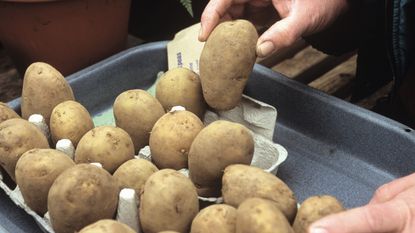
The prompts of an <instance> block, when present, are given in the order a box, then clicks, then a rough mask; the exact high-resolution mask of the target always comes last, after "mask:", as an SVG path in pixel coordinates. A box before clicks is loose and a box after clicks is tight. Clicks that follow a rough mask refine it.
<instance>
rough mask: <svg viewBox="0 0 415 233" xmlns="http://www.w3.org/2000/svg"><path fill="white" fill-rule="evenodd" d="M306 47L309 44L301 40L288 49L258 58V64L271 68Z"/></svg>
mask: <svg viewBox="0 0 415 233" xmlns="http://www.w3.org/2000/svg"><path fill="white" fill-rule="evenodd" d="M305 47H307V43H306V42H305V41H304V40H299V41H297V42H296V43H294V44H293V45H292V46H290V47H288V48H284V49H281V50H280V51H278V52H275V53H273V54H271V55H269V56H267V57H265V58H258V59H257V61H256V62H257V63H258V64H261V65H263V66H266V67H269V68H270V67H273V66H275V65H276V64H278V63H280V62H282V61H284V60H286V59H289V58H292V57H293V56H294V55H295V54H297V53H298V52H300V51H301V50H302V49H304V48H305Z"/></svg>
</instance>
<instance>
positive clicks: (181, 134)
mask: <svg viewBox="0 0 415 233" xmlns="http://www.w3.org/2000/svg"><path fill="white" fill-rule="evenodd" d="M203 127H204V125H203V122H202V121H201V120H200V119H199V118H198V117H197V116H196V115H195V114H193V113H192V112H189V111H173V112H168V113H166V114H164V115H163V116H162V117H161V118H160V119H159V120H158V121H157V122H156V124H154V127H153V130H152V131H151V135H150V150H151V158H152V161H153V162H154V164H156V165H157V167H158V168H160V169H163V168H172V169H175V170H180V169H182V168H187V166H188V165H187V164H188V162H187V161H188V154H189V150H190V146H191V145H192V142H193V140H194V139H195V137H196V136H197V134H198V133H199V132H200V131H201V130H202V129H203Z"/></svg>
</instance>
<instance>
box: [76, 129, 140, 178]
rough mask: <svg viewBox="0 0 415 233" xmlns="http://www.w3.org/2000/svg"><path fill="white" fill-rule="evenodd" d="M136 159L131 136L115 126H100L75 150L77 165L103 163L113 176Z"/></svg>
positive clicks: (91, 131)
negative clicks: (128, 161)
mask: <svg viewBox="0 0 415 233" xmlns="http://www.w3.org/2000/svg"><path fill="white" fill-rule="evenodd" d="M133 158H134V145H133V141H132V140H131V137H130V135H128V133H127V132H125V131H124V130H123V129H121V128H118V127H114V126H99V127H96V128H94V129H92V130H90V131H88V132H87V133H86V134H85V135H84V136H83V137H82V138H81V140H80V141H79V143H78V146H77V147H76V150H75V162H76V163H92V162H98V163H101V164H102V166H103V168H104V169H105V170H107V171H108V172H110V173H111V174H112V173H114V171H115V170H116V169H117V168H118V167H119V166H120V165H121V164H123V163H124V162H126V161H127V160H130V159H133Z"/></svg>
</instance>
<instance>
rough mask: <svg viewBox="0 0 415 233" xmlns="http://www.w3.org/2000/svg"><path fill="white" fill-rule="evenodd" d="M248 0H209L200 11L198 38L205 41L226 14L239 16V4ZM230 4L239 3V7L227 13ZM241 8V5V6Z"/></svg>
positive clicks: (227, 15)
mask: <svg viewBox="0 0 415 233" xmlns="http://www.w3.org/2000/svg"><path fill="white" fill-rule="evenodd" d="M248 1H250V0H211V1H210V2H209V3H208V4H207V5H206V8H205V10H204V11H203V13H202V17H201V19H200V22H201V25H202V27H201V30H200V33H199V40H200V41H206V40H207V38H208V36H209V35H210V33H211V32H212V30H213V29H214V28H215V27H216V25H218V23H219V22H220V21H221V19H222V18H223V17H224V16H226V17H227V18H229V16H233V14H234V15H235V16H239V15H241V11H243V10H241V5H243V4H245V3H247V2H248ZM232 5H240V6H239V7H238V6H236V7H235V8H233V9H232V10H231V11H232V12H230V13H228V10H229V8H230V7H231V6H232ZM242 9H243V7H242Z"/></svg>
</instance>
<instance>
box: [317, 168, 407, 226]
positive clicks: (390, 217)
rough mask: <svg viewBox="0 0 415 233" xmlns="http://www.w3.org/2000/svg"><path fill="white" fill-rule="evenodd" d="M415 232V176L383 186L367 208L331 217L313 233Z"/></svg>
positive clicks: (326, 218)
mask: <svg viewBox="0 0 415 233" xmlns="http://www.w3.org/2000/svg"><path fill="white" fill-rule="evenodd" d="M413 232H415V173H414V174H412V175H409V176H406V177H403V178H400V179H397V180H394V181H392V182H391V183H388V184H385V185H383V186H381V187H380V188H379V189H378V190H377V191H376V192H375V195H374V196H373V198H372V200H371V201H370V202H369V204H367V205H366V206H363V207H359V208H355V209H351V210H348V211H345V212H341V213H337V214H333V215H329V216H327V217H325V218H322V219H320V220H318V221H317V222H315V223H313V224H312V225H311V226H310V228H309V233H413Z"/></svg>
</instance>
